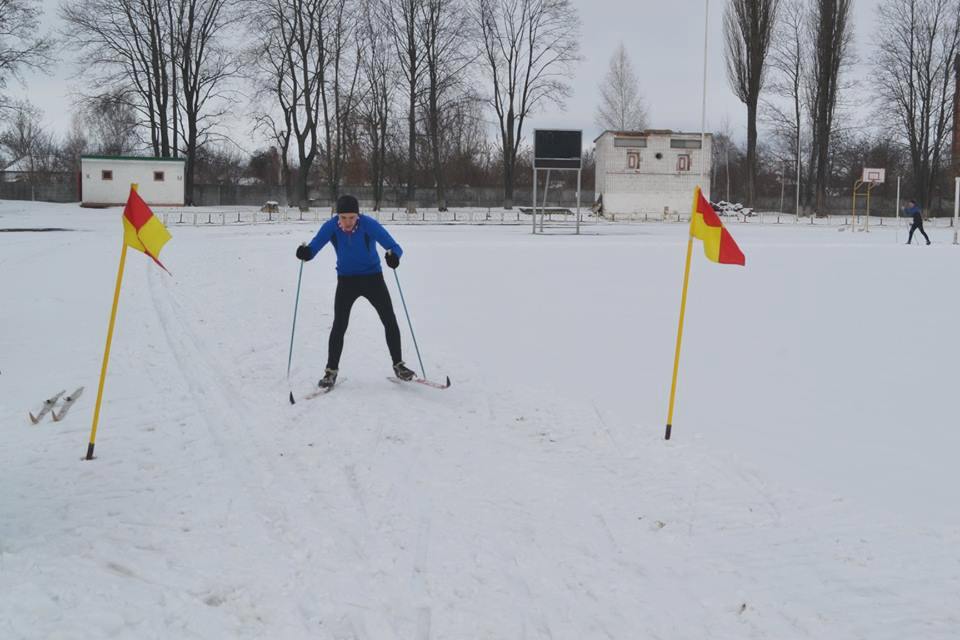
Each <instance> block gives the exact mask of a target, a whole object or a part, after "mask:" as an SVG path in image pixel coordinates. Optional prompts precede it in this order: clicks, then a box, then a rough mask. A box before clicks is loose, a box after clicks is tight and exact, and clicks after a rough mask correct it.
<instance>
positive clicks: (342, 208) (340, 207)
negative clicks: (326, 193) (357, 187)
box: [337, 196, 360, 213]
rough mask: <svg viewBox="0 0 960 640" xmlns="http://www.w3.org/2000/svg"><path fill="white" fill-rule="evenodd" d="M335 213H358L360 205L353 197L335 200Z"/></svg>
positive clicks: (341, 197) (342, 197)
mask: <svg viewBox="0 0 960 640" xmlns="http://www.w3.org/2000/svg"><path fill="white" fill-rule="evenodd" d="M337 213H360V204H359V203H358V202H357V199H356V198H354V197H353V196H340V197H339V198H337Z"/></svg>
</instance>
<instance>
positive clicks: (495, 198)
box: [193, 184, 593, 209]
mask: <svg viewBox="0 0 960 640" xmlns="http://www.w3.org/2000/svg"><path fill="white" fill-rule="evenodd" d="M340 193H349V194H352V195H354V196H356V198H357V200H358V201H359V202H360V206H361V207H362V208H364V209H372V208H373V204H374V198H373V187H370V186H349V185H345V186H342V187H340ZM541 194H542V189H541ZM541 197H542V196H541ZM513 199H514V204H515V205H522V206H527V205H529V204H530V203H531V202H532V199H533V193H532V191H531V188H530V187H517V188H516V189H515V190H514V195H513ZM268 200H272V201H274V202H280V203H286V202H287V197H286V193H285V190H284V189H283V187H268V186H264V185H230V184H222V185H217V184H213V185H210V184H202V185H196V186H194V188H193V201H194V204H195V205H197V206H213V207H234V206H259V205H262V204H263V203H264V202H267V201H268ZM446 201H447V207H460V208H463V207H491V208H493V207H502V206H503V187H452V188H449V189H447V193H446ZM580 201H581V204H582V206H586V207H589V206H590V205H591V204H593V191H592V190H590V191H581V196H580ZM413 202H414V204H415V206H416V208H417V209H421V208H423V209H430V208H436V207H437V194H436V190H435V189H432V188H425V187H423V188H419V189H417V191H416V197H415V198H414V200H413ZM331 204H332V202H331V199H330V197H329V196H327V195H326V194H324V193H323V192H322V191H321V190H320V189H317V188H312V189H311V191H310V206H311V207H320V208H326V207H327V206H329V205H331ZM547 204H548V205H550V206H561V207H575V206H576V205H577V190H576V189H567V188H564V189H551V190H550V192H549V193H548V194H547ZM406 206H407V192H406V189H405V188H402V187H388V188H386V189H385V190H384V194H383V198H382V200H381V208H386V209H390V208H401V207H406Z"/></svg>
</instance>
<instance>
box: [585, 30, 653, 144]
mask: <svg viewBox="0 0 960 640" xmlns="http://www.w3.org/2000/svg"><path fill="white" fill-rule="evenodd" d="M595 121H596V124H597V126H598V127H600V128H601V129H609V130H612V131H641V130H643V129H646V128H647V110H646V107H644V104H643V96H642V95H641V93H640V82H639V80H637V73H636V71H634V69H633V62H631V61H630V56H629V54H628V53H627V48H626V47H624V46H623V43H622V42H621V43H620V45H619V46H618V47H617V50H616V51H615V52H614V53H613V56H612V57H611V58H610V66H609V67H608V69H607V75H606V76H604V78H603V83H601V85H600V105H599V106H598V107H597V114H596V117H595Z"/></svg>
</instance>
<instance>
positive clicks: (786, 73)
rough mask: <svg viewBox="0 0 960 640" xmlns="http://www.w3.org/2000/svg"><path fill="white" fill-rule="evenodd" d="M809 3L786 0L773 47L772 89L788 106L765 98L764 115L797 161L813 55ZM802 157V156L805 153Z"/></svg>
mask: <svg viewBox="0 0 960 640" xmlns="http://www.w3.org/2000/svg"><path fill="white" fill-rule="evenodd" d="M806 24H807V18H806V5H805V3H804V1H803V0H783V4H782V5H781V8H780V19H779V20H778V21H777V28H776V31H775V35H774V39H773V44H772V47H771V49H770V68H771V70H772V71H773V74H772V77H771V81H770V83H769V93H771V94H773V95H775V96H778V97H780V98H782V99H783V100H784V101H786V103H787V106H786V107H785V108H784V107H782V106H781V105H780V104H778V103H774V102H773V101H770V100H765V101H763V105H764V117H765V119H766V121H767V122H769V124H770V125H771V126H772V130H773V133H774V135H775V136H776V138H777V146H778V147H779V148H780V149H781V151H782V155H783V156H784V157H787V158H789V159H790V160H791V161H792V162H794V163H796V161H797V158H798V157H800V153H798V150H797V149H798V146H797V145H801V144H802V139H801V137H800V134H801V132H802V130H803V123H804V117H805V110H804V105H805V103H804V96H805V91H806V84H805V82H806V79H807V78H806V75H805V73H804V70H805V68H806V64H807V58H808V57H809V49H810V46H809V38H808V31H807V29H806ZM801 161H802V157H801ZM794 171H796V166H794Z"/></svg>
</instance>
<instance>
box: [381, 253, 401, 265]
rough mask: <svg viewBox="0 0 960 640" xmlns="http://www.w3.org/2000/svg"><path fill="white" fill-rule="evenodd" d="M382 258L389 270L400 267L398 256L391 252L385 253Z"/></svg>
mask: <svg viewBox="0 0 960 640" xmlns="http://www.w3.org/2000/svg"><path fill="white" fill-rule="evenodd" d="M383 257H384V259H385V260H386V261H387V266H388V267H390V268H391V269H396V268H397V267H399V266H400V256H398V255H397V254H395V253H394V252H393V251H387V253H386V255H384V256H383Z"/></svg>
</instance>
